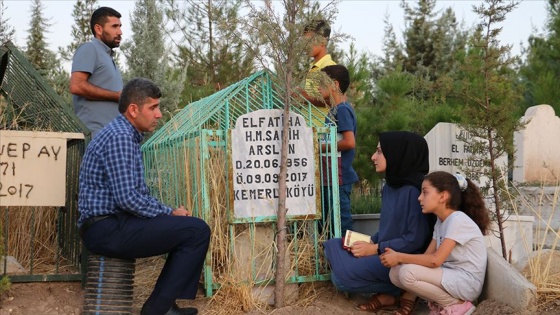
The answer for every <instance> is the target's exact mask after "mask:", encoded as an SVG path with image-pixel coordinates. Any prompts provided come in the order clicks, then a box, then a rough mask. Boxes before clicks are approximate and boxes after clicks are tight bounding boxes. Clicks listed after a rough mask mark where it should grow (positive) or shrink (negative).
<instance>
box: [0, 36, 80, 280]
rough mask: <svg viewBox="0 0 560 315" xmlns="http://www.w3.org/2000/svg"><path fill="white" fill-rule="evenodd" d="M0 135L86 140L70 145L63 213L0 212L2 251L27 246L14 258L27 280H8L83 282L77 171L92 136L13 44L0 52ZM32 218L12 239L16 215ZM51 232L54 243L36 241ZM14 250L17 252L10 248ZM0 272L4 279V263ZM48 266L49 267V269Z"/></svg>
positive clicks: (41, 209) (60, 209)
mask: <svg viewBox="0 0 560 315" xmlns="http://www.w3.org/2000/svg"><path fill="white" fill-rule="evenodd" d="M0 93H1V96H2V97H0V113H1V116H0V117H1V119H0V132H1V130H20V131H48V132H71V133H83V134H84V135H85V139H72V140H69V141H67V151H66V152H67V157H66V170H67V171H66V205H65V207H6V206H1V205H0V209H1V211H2V215H1V218H0V223H1V224H2V231H3V235H2V239H3V242H4V250H5V253H6V254H7V255H10V253H11V251H12V250H14V249H13V248H10V247H9V246H8V240H9V239H15V242H10V243H12V244H13V243H17V244H28V245H29V252H26V253H22V255H23V256H24V257H15V258H16V259H17V260H18V261H19V263H21V264H22V265H23V266H24V267H25V269H27V270H28V271H27V272H25V273H23V274H7V275H8V276H9V277H10V280H11V281H12V282H32V281H80V280H82V276H81V274H80V271H79V265H80V261H79V257H80V250H81V242H80V238H79V236H78V231H77V227H76V221H77V209H78V202H77V201H78V171H79V167H80V163H81V159H82V156H83V153H84V150H85V146H86V142H87V140H88V139H89V136H90V132H89V130H88V129H87V128H86V127H85V126H84V125H83V124H82V123H81V122H80V121H79V119H78V118H77V117H76V116H75V115H74V113H73V111H72V109H71V108H70V105H68V104H66V103H65V102H64V101H63V100H62V98H61V97H60V96H59V95H57V94H56V93H55V92H54V90H53V89H52V88H51V87H50V86H49V85H48V84H47V83H46V81H45V79H43V78H42V77H41V75H40V74H39V73H38V72H37V71H36V70H35V69H34V68H33V66H32V65H31V64H30V63H29V61H28V60H27V59H26V58H25V56H24V55H23V54H22V53H21V52H20V51H19V50H18V49H17V48H16V47H15V46H14V45H13V44H12V43H11V42H7V43H5V44H4V45H2V46H0ZM18 211H19V212H22V211H25V212H28V213H29V216H30V218H31V220H30V222H28V225H29V229H28V230H25V229H24V228H21V229H18V230H17V231H18V232H17V233H14V235H10V234H9V231H8V230H9V229H8V227H9V226H10V225H12V226H13V225H16V226H18V225H20V224H23V222H14V219H12V216H13V214H14V213H15V212H18ZM45 212H48V213H51V214H52V218H53V220H49V222H40V221H39V222H38V220H39V219H35V218H36V217H39V214H44V213H45ZM43 229H52V231H53V233H52V239H48V240H47V239H37V237H36V234H35V233H36V231H37V230H41V231H42V230H43ZM45 243H48V244H54V246H53V247H54V248H48V249H47V252H50V253H51V254H49V255H48V257H36V252H37V249H38V248H39V247H41V246H44V244H45ZM12 247H13V246H12ZM3 264H4V266H3V267H2V269H0V270H4V274H6V271H7V268H6V260H4V262H3ZM45 264H46V265H45Z"/></svg>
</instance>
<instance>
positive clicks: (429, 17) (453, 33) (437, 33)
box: [395, 0, 467, 92]
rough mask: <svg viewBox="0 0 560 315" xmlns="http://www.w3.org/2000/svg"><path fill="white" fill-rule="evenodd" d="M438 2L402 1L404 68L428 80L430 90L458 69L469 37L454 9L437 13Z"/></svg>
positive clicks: (430, 0)
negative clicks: (415, 5) (458, 57)
mask: <svg viewBox="0 0 560 315" xmlns="http://www.w3.org/2000/svg"><path fill="white" fill-rule="evenodd" d="M435 4H436V1H435V0H418V5H417V7H415V8H411V7H410V6H409V4H408V3H407V2H405V1H403V2H402V7H403V8H404V11H405V23H406V29H405V31H404V33H403V37H404V42H405V43H404V46H405V51H404V52H405V57H404V60H403V70H404V71H407V72H410V73H413V74H416V75H418V76H421V77H423V78H424V79H426V80H427V82H424V84H425V85H427V88H428V89H431V84H437V81H438V80H439V79H440V78H441V77H442V76H450V75H453V73H454V72H453V71H456V70H457V61H456V56H457V54H460V53H461V52H463V51H464V50H465V44H466V36H467V32H465V31H462V30H461V29H460V28H459V25H458V23H457V19H456V17H455V13H454V12H453V10H452V9H451V8H447V9H445V10H443V12H442V13H441V14H439V13H438V12H434V8H435ZM395 57H400V56H395ZM397 60H398V59H397ZM428 92H429V91H428Z"/></svg>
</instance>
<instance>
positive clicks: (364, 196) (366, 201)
mask: <svg viewBox="0 0 560 315" xmlns="http://www.w3.org/2000/svg"><path fill="white" fill-rule="evenodd" d="M371 191H372V192H373V193H369V192H368V193H363V192H361V191H359V190H355V191H354V192H353V193H352V195H351V201H350V204H351V205H352V210H351V211H352V214H371V213H380V212H381V192H380V191H379V190H371Z"/></svg>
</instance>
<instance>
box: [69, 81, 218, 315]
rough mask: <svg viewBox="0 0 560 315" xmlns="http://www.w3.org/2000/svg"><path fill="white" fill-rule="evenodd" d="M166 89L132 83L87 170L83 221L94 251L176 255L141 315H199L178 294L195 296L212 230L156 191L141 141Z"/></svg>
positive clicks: (96, 142) (90, 152)
mask: <svg viewBox="0 0 560 315" xmlns="http://www.w3.org/2000/svg"><path fill="white" fill-rule="evenodd" d="M160 97H161V91H160V89H159V88H158V87H157V86H156V85H155V84H154V83H153V82H152V81H150V80H148V79H144V78H135V79H132V80H131V81H130V82H128V83H127V84H126V85H125V87H124V89H123V90H122V94H121V97H120V100H119V112H120V113H121V114H120V115H118V116H117V118H115V119H114V120H113V121H112V122H111V123H109V124H108V125H107V126H106V127H105V128H103V129H102V130H101V131H100V132H99V133H98V134H97V136H96V137H95V138H93V140H92V141H91V142H90V144H89V145H88V147H87V149H86V153H85V155H84V158H83V161H82V165H81V168H80V181H79V183H80V189H79V195H78V210H79V212H80V218H79V219H78V226H79V228H80V234H81V235H82V241H83V244H84V246H85V247H86V248H87V249H88V250H90V251H91V252H92V253H95V254H99V255H106V256H110V257H116V258H124V259H132V258H140V257H149V256H157V255H162V254H168V255H167V259H166V262H165V266H164V267H163V269H162V271H161V274H160V275H159V277H158V280H157V282H156V285H155V288H154V290H153V291H152V294H151V295H150V297H149V298H148V300H147V301H146V302H145V303H144V305H143V307H142V311H141V313H140V314H141V315H162V314H166V315H181V314H183V315H185V314H190V315H192V314H197V313H198V311H197V309H196V308H179V307H178V306H177V304H176V303H175V300H176V299H194V298H195V297H196V292H197V289H198V282H199V280H200V274H201V271H202V267H203V264H204V259H205V257H206V252H207V251H208V244H209V242H210V228H209V227H208V225H207V224H206V223H205V222H204V221H203V220H201V219H199V218H196V217H192V216H191V212H190V211H189V210H186V209H185V208H184V207H183V206H179V207H177V208H175V209H173V208H170V207H169V206H167V205H164V204H162V203H161V202H159V201H158V200H157V199H155V198H154V197H152V196H151V195H150V192H149V189H148V186H147V184H146V182H145V180H144V164H143V161H142V152H141V151H140V143H141V141H142V138H143V133H144V132H151V131H153V130H154V129H155V128H156V125H157V122H158V120H159V119H160V118H161V111H160V109H159V99H160Z"/></svg>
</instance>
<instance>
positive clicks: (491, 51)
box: [456, 0, 522, 259]
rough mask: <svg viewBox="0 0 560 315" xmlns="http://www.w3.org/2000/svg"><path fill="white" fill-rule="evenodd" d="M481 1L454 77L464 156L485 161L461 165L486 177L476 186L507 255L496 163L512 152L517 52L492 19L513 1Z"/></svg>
mask: <svg viewBox="0 0 560 315" xmlns="http://www.w3.org/2000/svg"><path fill="white" fill-rule="evenodd" d="M485 2H486V3H485V4H482V5H480V6H478V7H476V8H475V9H474V11H475V12H476V13H477V14H478V15H479V16H480V18H481V20H482V22H481V24H479V25H478V27H477V29H476V31H475V33H474V34H473V36H472V37H471V39H470V42H469V51H468V55H467V56H466V58H465V61H464V64H463V65H462V67H461V78H462V79H461V80H460V81H458V83H459V84H458V86H456V91H458V92H459V96H460V98H461V100H462V101H463V102H464V104H465V107H464V109H463V111H462V112H461V115H462V116H463V117H464V119H463V123H462V124H461V126H462V127H463V128H464V129H465V130H466V131H468V133H469V135H470V136H469V137H461V140H463V141H465V142H466V143H467V144H468V145H470V147H471V152H472V155H471V156H470V157H469V160H470V159H473V160H480V161H482V162H483V163H484V164H483V165H484V166H485V167H483V168H482V170H480V168H479V169H478V170H477V169H473V168H467V169H465V171H466V172H467V175H468V177H469V178H472V179H475V180H478V179H481V178H484V177H485V178H487V179H488V181H487V183H488V184H487V185H486V186H485V187H484V186H483V187H481V189H482V190H483V191H485V192H486V194H488V195H490V197H491V200H492V201H493V202H494V203H493V206H494V208H493V209H492V210H493V213H494V215H495V221H496V223H497V225H498V229H499V231H498V233H499V238H500V240H501V243H502V254H503V256H504V258H505V259H507V251H506V248H505V240H504V234H503V233H504V230H503V222H504V221H505V215H507V212H506V207H507V205H506V203H505V202H504V200H505V199H504V198H505V197H504V193H505V192H506V189H507V174H508V169H507V167H508V166H503V165H499V164H498V159H499V158H500V157H502V156H504V155H507V156H509V157H512V156H513V152H514V148H513V133H514V132H515V131H517V130H519V129H520V128H521V127H522V125H521V124H520V122H519V120H518V119H517V117H516V116H515V115H514V114H513V113H515V111H516V108H517V104H518V103H519V101H520V94H519V92H518V90H517V89H518V87H517V86H516V81H517V77H516V75H515V72H514V71H513V70H512V68H513V66H514V65H515V64H516V63H517V62H518V58H517V57H511V55H510V49H511V47H510V46H507V45H506V46H501V45H500V43H499V40H498V35H499V34H500V32H501V28H500V27H498V26H497V24H498V23H501V22H503V21H504V20H505V17H506V15H507V13H509V12H511V11H512V10H513V9H514V8H515V7H516V6H517V3H512V2H510V1H506V0H486V1H485ZM471 136H472V137H471ZM511 164H512V163H510V165H511Z"/></svg>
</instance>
